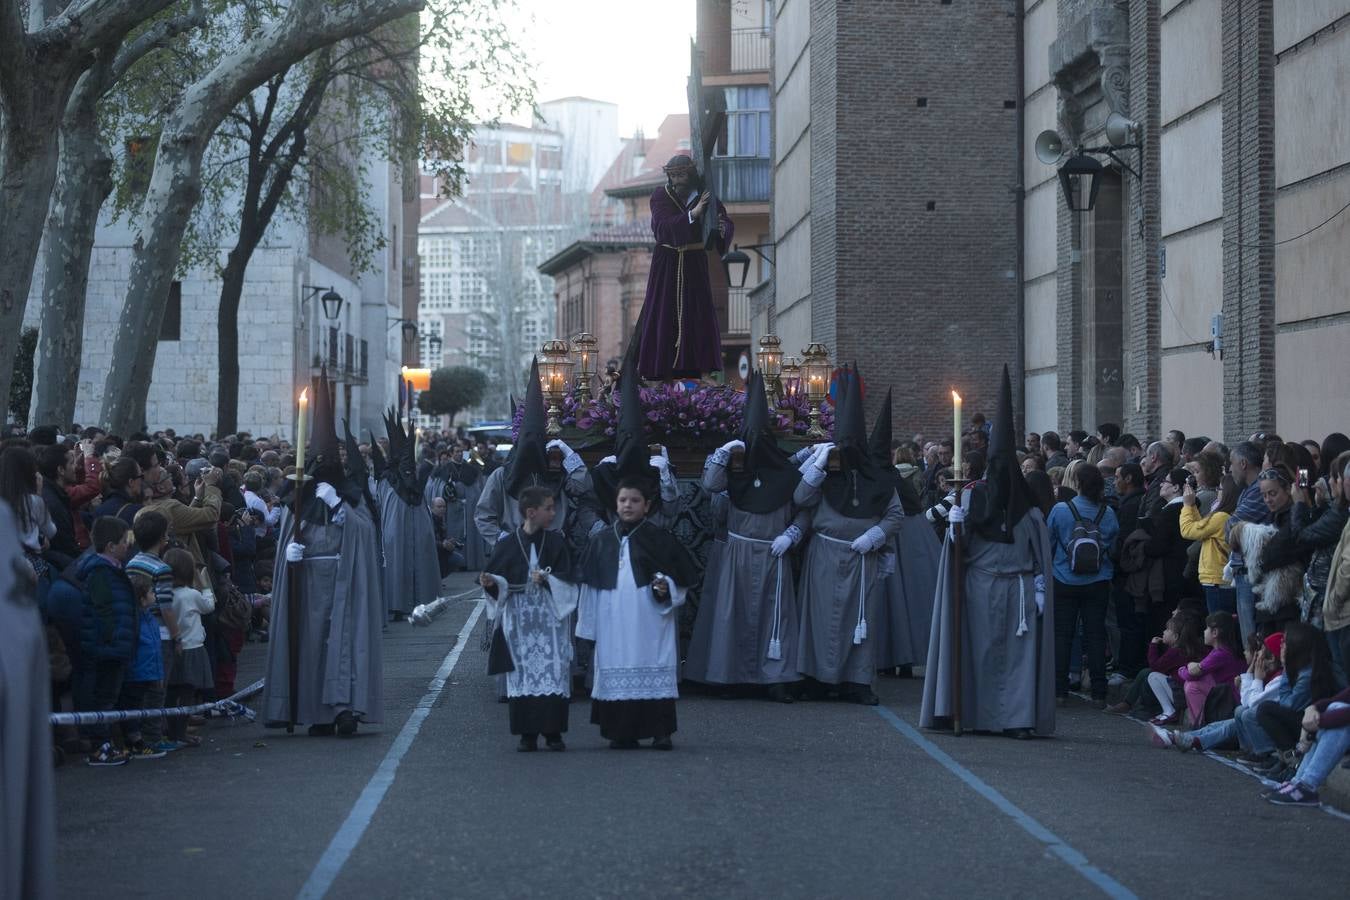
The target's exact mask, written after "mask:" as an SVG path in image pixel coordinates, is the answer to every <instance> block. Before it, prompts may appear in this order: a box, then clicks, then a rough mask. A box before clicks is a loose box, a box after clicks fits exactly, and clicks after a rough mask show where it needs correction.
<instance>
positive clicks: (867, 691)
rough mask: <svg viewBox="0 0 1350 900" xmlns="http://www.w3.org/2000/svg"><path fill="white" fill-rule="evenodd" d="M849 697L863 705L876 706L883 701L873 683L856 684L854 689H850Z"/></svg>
mask: <svg viewBox="0 0 1350 900" xmlns="http://www.w3.org/2000/svg"><path fill="white" fill-rule="evenodd" d="M848 699H849V700H852V701H853V702H854V703H858V704H861V705H863V706H876V705H877V704H879V703H881V699H880V698H878V697H877V695H876V692H874V691H873V690H872V687H871V685H866V684H859V685H855V686H854V688H853V690H851V691H849V693H848Z"/></svg>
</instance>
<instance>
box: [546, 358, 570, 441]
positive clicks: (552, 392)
mask: <svg viewBox="0 0 1350 900" xmlns="http://www.w3.org/2000/svg"><path fill="white" fill-rule="evenodd" d="M539 356H540V361H539V381H540V385H539V386H540V388H542V389H543V394H544V399H545V400H547V401H548V429H547V430H548V433H549V434H550V435H552V436H557V435H560V434H562V423H561V422H560V421H559V419H560V418H561V416H562V408H561V406H562V401H563V397H565V396H566V395H567V385H568V382H569V381H570V380H571V376H572V366H573V362H572V350H571V348H570V347H568V346H567V341H560V340H557V339H556V338H555V339H554V340H551V341H545V342H544V346H543V347H541V348H540V350H539Z"/></svg>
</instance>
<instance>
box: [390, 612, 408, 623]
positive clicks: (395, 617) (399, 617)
mask: <svg viewBox="0 0 1350 900" xmlns="http://www.w3.org/2000/svg"><path fill="white" fill-rule="evenodd" d="M389 617H390V619H391V620H392V621H395V622H402V621H403V620H404V619H406V618H408V617H407V615H406V614H404V613H401V612H399V611H398V610H394V611H393V612H391V613H390V614H389Z"/></svg>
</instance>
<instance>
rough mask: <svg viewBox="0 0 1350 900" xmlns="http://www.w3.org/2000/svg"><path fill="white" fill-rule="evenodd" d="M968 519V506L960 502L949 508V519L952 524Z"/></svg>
mask: <svg viewBox="0 0 1350 900" xmlns="http://www.w3.org/2000/svg"><path fill="white" fill-rule="evenodd" d="M965 520H966V508H965V507H964V506H961V505H959V504H954V505H953V506H952V508H951V509H949V510H947V521H948V522H949V523H950V524H952V525H960V524H961V523H962V522H964V521H965Z"/></svg>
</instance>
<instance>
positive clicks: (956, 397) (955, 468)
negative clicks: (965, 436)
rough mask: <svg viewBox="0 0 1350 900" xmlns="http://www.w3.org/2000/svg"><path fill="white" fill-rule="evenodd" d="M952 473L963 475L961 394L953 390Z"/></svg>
mask: <svg viewBox="0 0 1350 900" xmlns="http://www.w3.org/2000/svg"><path fill="white" fill-rule="evenodd" d="M952 432H953V434H952V475H953V477H955V478H958V479H959V478H960V477H961V395H960V394H958V393H957V392H956V391H952Z"/></svg>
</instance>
